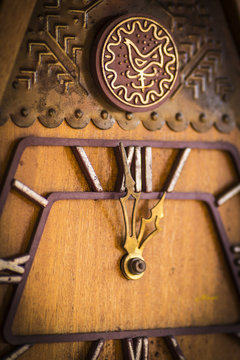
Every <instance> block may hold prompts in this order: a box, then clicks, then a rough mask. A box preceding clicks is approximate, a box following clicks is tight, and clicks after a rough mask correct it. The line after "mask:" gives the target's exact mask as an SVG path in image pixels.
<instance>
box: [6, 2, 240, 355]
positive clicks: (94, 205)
mask: <svg viewBox="0 0 240 360" xmlns="http://www.w3.org/2000/svg"><path fill="white" fill-rule="evenodd" d="M8 3H9V2H8V1H3V2H2V7H1V10H2V15H1V18H0V24H1V26H0V32H1V34H2V33H4V36H2V35H1V37H0V38H1V39H0V46H1V57H0V70H1V71H0V79H1V84H2V87H1V89H2V90H1V91H2V92H3V91H4V87H5V85H6V83H7V81H8V78H9V75H10V72H11V68H12V65H13V63H14V59H15V57H16V54H17V52H18V48H19V46H20V42H21V38H22V36H23V33H24V31H25V29H26V27H27V22H28V19H29V17H30V14H31V11H32V8H33V6H34V1H23V0H21V1H14V2H12V4H13V3H14V4H13V5H11V8H9V6H8ZM16 13H17V14H18V17H17V18H16V15H15V14H16ZM3 14H4V16H3ZM2 19H3V20H2ZM17 33H18V36H17V37H16V34H17ZM2 49H4V51H2ZM6 59H7V60H6ZM0 97H1V92H0ZM184 106H187V105H185V104H183V108H182V109H181V110H182V111H183V112H184ZM29 135H35V136H46V137H50V136H51V137H69V138H86V139H87V138H97V139H101V138H104V139H139V140H142V139H145V140H149V139H156V140H191V141H192V140H193V141H216V140H220V141H229V142H231V143H233V144H235V145H236V146H237V147H238V149H240V141H239V131H238V130H234V131H232V132H231V133H230V134H220V133H219V132H218V131H217V130H216V129H214V128H212V129H211V130H209V131H208V132H207V133H204V134H199V133H196V132H195V131H193V130H192V129H191V128H190V127H189V128H188V129H187V130H185V131H184V132H181V133H174V132H173V131H171V130H169V129H168V128H167V127H166V126H165V127H164V128H163V129H162V130H160V131H156V132H149V131H147V130H146V129H145V128H144V127H143V126H142V125H139V126H138V127H137V128H136V129H135V130H130V131H124V130H122V129H121V128H120V127H119V126H118V125H117V124H115V125H114V126H113V127H112V128H111V129H109V130H106V131H102V130H99V129H98V128H96V127H95V126H94V125H93V124H92V123H90V124H89V125H88V126H87V127H86V128H85V129H83V130H74V129H71V128H70V127H69V126H67V125H66V124H65V123H63V124H62V125H61V126H60V127H59V128H56V129H46V128H44V127H43V126H42V125H41V124H40V123H38V122H37V121H36V122H35V123H34V125H33V126H31V127H30V128H28V129H21V128H18V127H16V126H15V125H14V124H13V123H12V122H11V121H10V120H9V121H8V122H7V123H6V124H5V125H4V126H2V127H0V139H1V146H0V178H1V180H2V179H3V177H4V173H5V171H6V169H7V164H8V162H9V160H10V154H11V152H12V150H13V147H14V144H15V143H16V141H17V140H18V139H19V138H21V137H24V136H29ZM87 153H88V156H89V158H90V160H91V162H92V164H93V166H94V169H95V171H96V173H97V175H98V177H99V179H100V180H101V183H102V185H103V186H104V187H105V188H106V189H107V190H111V189H112V188H113V187H114V184H115V181H116V176H117V164H116V161H115V158H114V154H113V152H111V151H107V152H104V151H103V150H98V149H94V150H90V149H87ZM175 155H176V153H175V152H174V151H167V150H166V151H159V150H156V151H154V152H153V159H154V162H157V163H158V166H157V167H154V169H153V188H154V190H156V191H157V190H159V189H161V186H162V185H163V183H164V180H165V179H166V176H167V173H168V171H169V169H170V167H171V164H172V163H173V160H174V157H175ZM103 164H104V166H103ZM16 178H17V179H18V180H21V181H22V182H24V183H25V184H26V185H28V186H30V187H31V188H33V189H34V190H35V191H37V192H39V193H40V194H41V195H43V196H44V195H45V194H46V193H48V192H51V191H56V190H59V191H63V190H69V191H70V190H72V191H76V190H82V191H84V190H88V189H89V186H88V184H87V182H86V180H85V178H84V176H83V175H82V173H81V171H80V170H79V168H78V166H77V163H76V161H75V159H74V157H73V155H72V153H71V151H70V150H69V149H63V148H59V149H54V148H49V149H43V148H37V149H29V150H27V151H26V152H25V153H24V154H23V157H22V159H21V162H20V164H19V167H18V170H17V173H16ZM235 181H236V173H235V171H234V168H233V166H232V163H231V161H230V159H229V158H228V156H226V155H224V154H222V153H220V152H217V151H212V152H211V154H209V152H208V153H207V152H204V151H201V152H200V151H194V152H192V154H191V156H190V157H189V160H188V162H187V164H186V167H185V169H184V171H183V173H182V177H181V178H180V179H179V182H178V183H177V187H176V190H178V191H209V192H213V193H214V194H218V193H220V192H221V191H223V190H224V189H225V188H227V187H228V186H229V185H230V184H231V183H232V182H235ZM153 204H154V201H144V202H141V203H140V211H139V214H138V216H140V215H143V216H147V215H148V214H149V213H148V209H149V208H151V206H153ZM239 206H240V205H239V196H238V197H235V198H234V199H232V200H231V201H229V202H227V203H226V204H225V205H223V206H222V207H221V215H222V217H223V220H224V222H225V225H226V228H227V232H228V234H229V237H230V240H231V242H232V243H239V242H240V239H239V234H240V228H239V221H238V219H239V211H240V207H239ZM38 212H39V207H38V206H37V205H33V203H32V202H30V201H29V200H26V199H25V198H24V197H23V196H22V195H20V194H18V193H17V192H16V191H12V192H11V194H10V196H9V198H8V201H7V203H6V207H5V210H4V213H3V216H2V218H1V220H0V244H1V246H0V256H1V257H8V256H14V255H16V254H23V253H25V252H26V249H27V246H28V244H29V240H30V235H31V232H32V230H33V227H34V224H35V221H36V218H37V215H38ZM165 214H166V215H165V218H164V219H163V221H162V232H161V233H160V235H159V236H158V237H156V238H154V239H153V240H152V242H151V243H149V244H148V246H147V247H146V249H145V251H144V257H145V259H146V262H147V271H146V274H145V275H144V277H143V278H142V279H141V280H139V281H136V282H131V281H127V280H126V279H125V278H123V277H122V275H121V272H120V268H119V261H120V259H121V256H122V255H123V250H122V247H121V242H122V239H123V236H124V227H123V225H124V224H123V218H122V214H121V208H120V203H119V202H117V201H106V202H104V201H98V202H94V201H81V202H78V201H76V202H74V201H65V202H58V203H56V204H55V205H54V207H53V209H52V212H51V214H50V217H49V220H48V222H47V226H46V229H45V231H44V234H43V238H42V240H41V243H40V246H39V250H38V252H37V255H36V258H35V261H34V264H33V268H32V271H31V273H30V275H29V279H28V282H27V286H26V289H25V291H24V295H23V298H22V300H21V304H20V306H19V310H18V313H17V316H16V320H15V322H14V332H16V333H18V334H22V333H28V334H31V333H41V332H43V333H46V332H53V333H54V332H62V331H67V332H74V331H96V330H114V329H115V330H116V329H119V328H121V329H134V328H140V327H141V328H142V327H144V328H148V327H150V328H152V327H155V326H179V325H194V324H210V323H220V322H223V323H227V322H231V321H232V322H234V321H239V317H240V314H239V310H238V307H239V304H238V303H237V299H236V295H235V292H234V289H233V285H232V283H231V280H230V277H229V275H228V273H227V271H226V265H225V263H224V260H223V255H222V252H221V249H220V246H219V243H218V239H217V236H216V233H215V230H214V228H213V226H212V223H211V220H210V217H209V214H208V211H207V209H206V208H205V206H204V205H203V204H201V203H199V202H194V201H186V202H178V201H170V200H169V201H166V209H165ZM11 295H12V287H11V286H8V285H4V286H1V288H0V308H1V309H2V312H1V314H0V322H1V324H2V322H3V317H4V312H5V311H6V310H7V307H8V304H9V301H10V298H11ZM1 324H0V325H1ZM149 341H150V359H163V358H164V359H170V358H171V357H170V355H169V352H168V350H167V348H166V346H165V344H164V342H163V340H162V339H149ZM178 341H179V343H180V345H181V347H182V350H183V353H184V355H185V356H186V358H187V359H190V360H191V359H194V360H200V359H203V358H204V359H209V360H210V359H220V360H227V359H233V360H235V359H236V360H237V359H238V358H239V352H240V345H239V341H237V340H236V339H235V338H234V337H231V336H226V335H217V336H215V335H211V336H194V337H179V338H178ZM89 347H90V343H74V344H73V343H69V344H42V345H36V346H34V347H33V348H32V349H30V350H29V351H28V352H27V353H26V354H24V355H23V356H22V359H23V360H31V359H34V360H37V359H39V360H40V359H41V360H44V359H48V360H50V359H59V360H60V359H64V360H66V359H69V360H71V359H84V357H85V356H86V355H87V352H88V350H89ZM9 349H10V347H9V346H7V345H6V344H5V343H4V342H3V340H2V341H1V344H0V354H1V355H2V354H3V353H5V352H7V351H8V350H9ZM121 355H122V350H121V343H120V342H119V341H109V342H106V344H105V345H104V348H103V352H102V354H101V356H100V359H101V360H103V359H104V360H106V359H109V360H110V359H119V358H120V357H121Z"/></svg>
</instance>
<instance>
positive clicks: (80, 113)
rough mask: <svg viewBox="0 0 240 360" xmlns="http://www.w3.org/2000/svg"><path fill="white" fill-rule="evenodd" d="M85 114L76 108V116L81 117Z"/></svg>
mask: <svg viewBox="0 0 240 360" xmlns="http://www.w3.org/2000/svg"><path fill="white" fill-rule="evenodd" d="M82 116H83V112H82V111H81V110H80V109H77V110H75V117H76V118H77V119H80V118H81V117H82Z"/></svg>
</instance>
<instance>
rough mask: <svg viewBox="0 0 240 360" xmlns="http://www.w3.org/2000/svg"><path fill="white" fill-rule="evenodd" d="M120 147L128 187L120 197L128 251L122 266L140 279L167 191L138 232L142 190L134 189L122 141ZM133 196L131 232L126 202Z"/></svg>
mask: <svg viewBox="0 0 240 360" xmlns="http://www.w3.org/2000/svg"><path fill="white" fill-rule="evenodd" d="M120 149H121V154H122V160H123V167H124V175H125V186H126V189H127V193H126V195H125V196H124V197H122V198H120V202H121V206H122V210H123V215H124V222H125V232H126V235H125V242H124V249H125V250H126V251H127V253H128V254H127V255H125V256H124V257H123V259H122V262H121V268H122V271H123V274H124V275H125V277H127V278H128V279H139V278H140V277H142V275H143V273H144V271H145V269H146V264H145V261H144V259H143V257H142V253H143V250H144V248H145V246H146V244H147V242H148V241H149V240H150V239H152V237H153V236H154V235H155V234H156V233H158V232H159V231H160V227H159V220H160V219H161V218H162V217H163V203H164V199H165V195H166V193H164V194H163V196H162V198H161V199H160V200H159V202H158V203H157V204H156V205H155V206H154V207H153V208H152V209H151V216H150V217H149V218H148V219H145V218H142V219H141V226H140V231H139V234H138V235H137V233H136V209H137V206H138V201H139V199H140V195H141V193H140V192H135V191H134V185H135V181H134V180H133V178H132V176H131V173H130V169H129V166H128V163H127V157H126V153H125V150H124V147H123V144H122V143H120ZM130 196H132V197H133V198H134V205H133V211H132V219H131V225H132V230H131V232H130V229H129V220H128V213H127V208H126V203H127V201H128V199H129V198H130ZM152 221H154V224H155V229H154V230H153V231H152V232H151V233H150V234H149V235H148V236H146V237H145V238H144V239H143V236H144V232H145V229H146V225H147V224H148V223H150V222H152Z"/></svg>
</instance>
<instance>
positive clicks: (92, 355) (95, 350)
mask: <svg viewBox="0 0 240 360" xmlns="http://www.w3.org/2000/svg"><path fill="white" fill-rule="evenodd" d="M104 343H105V340H103V339H100V340H98V341H94V342H93V343H92V345H91V347H90V350H89V352H88V354H87V357H86V360H97V359H98V358H99V355H100V354H101V352H102V349H103V345H104Z"/></svg>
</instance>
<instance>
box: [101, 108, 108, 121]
mask: <svg viewBox="0 0 240 360" xmlns="http://www.w3.org/2000/svg"><path fill="white" fill-rule="evenodd" d="M101 117H102V119H107V118H108V112H107V111H106V110H103V111H102V112H101Z"/></svg>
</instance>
